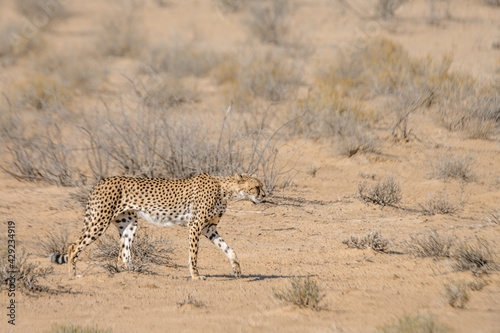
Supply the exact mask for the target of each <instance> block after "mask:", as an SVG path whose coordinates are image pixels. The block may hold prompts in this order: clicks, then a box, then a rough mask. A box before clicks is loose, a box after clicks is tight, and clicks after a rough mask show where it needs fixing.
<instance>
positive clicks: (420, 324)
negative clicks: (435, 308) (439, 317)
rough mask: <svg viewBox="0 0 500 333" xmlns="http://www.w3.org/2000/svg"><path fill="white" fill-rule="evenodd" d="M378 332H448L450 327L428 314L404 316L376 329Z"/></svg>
mask: <svg viewBox="0 0 500 333" xmlns="http://www.w3.org/2000/svg"><path fill="white" fill-rule="evenodd" d="M377 332H379V333H448V332H451V329H450V328H449V327H448V326H445V325H443V324H440V323H439V322H437V321H436V320H435V319H434V318H433V317H432V316H430V315H415V316H408V315H406V316H404V317H402V318H397V319H396V320H395V322H394V323H392V324H387V325H385V326H383V327H379V328H378V329H377Z"/></svg>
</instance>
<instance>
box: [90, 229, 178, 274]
mask: <svg viewBox="0 0 500 333" xmlns="http://www.w3.org/2000/svg"><path fill="white" fill-rule="evenodd" d="M168 243H169V241H168V240H167V239H165V238H162V237H155V236H152V235H151V234H149V233H145V232H142V233H141V232H138V233H137V234H136V236H135V238H134V242H133V243H132V258H133V264H132V265H130V267H127V268H128V270H130V271H134V272H138V273H145V274H154V271H153V270H152V266H151V265H170V253H171V252H172V250H171V249H170V248H167V247H165V245H166V244H168ZM119 253H120V240H119V239H118V237H115V236H110V235H103V236H102V237H101V238H99V239H98V240H97V241H96V246H95V249H94V250H93V251H92V252H91V254H90V259H92V260H99V261H104V264H103V267H104V268H105V269H106V270H107V271H108V272H109V273H111V274H114V273H118V272H120V271H121V269H120V267H119V265H118V263H117V261H118V255H119Z"/></svg>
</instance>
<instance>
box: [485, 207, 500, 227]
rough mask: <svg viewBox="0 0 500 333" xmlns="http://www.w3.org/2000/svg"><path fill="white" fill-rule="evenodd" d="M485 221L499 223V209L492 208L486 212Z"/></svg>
mask: <svg viewBox="0 0 500 333" xmlns="http://www.w3.org/2000/svg"><path fill="white" fill-rule="evenodd" d="M484 219H485V221H486V222H489V223H495V224H500V209H493V210H490V211H489V212H487V213H486V216H485V217H484Z"/></svg>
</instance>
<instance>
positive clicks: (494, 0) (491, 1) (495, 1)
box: [484, 0, 500, 6]
mask: <svg viewBox="0 0 500 333" xmlns="http://www.w3.org/2000/svg"><path fill="white" fill-rule="evenodd" d="M484 3H485V4H486V5H488V6H500V0H484Z"/></svg>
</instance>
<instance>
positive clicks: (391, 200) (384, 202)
mask: <svg viewBox="0 0 500 333" xmlns="http://www.w3.org/2000/svg"><path fill="white" fill-rule="evenodd" d="M358 196H359V198H360V199H361V200H362V201H364V202H371V203H374V204H376V205H381V206H382V207H385V206H394V205H396V204H398V203H399V202H400V201H401V188H400V187H399V184H398V182H396V181H395V180H394V177H388V178H386V179H385V180H384V181H383V182H377V183H376V184H374V185H368V184H367V183H366V182H363V183H359V184H358Z"/></svg>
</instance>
